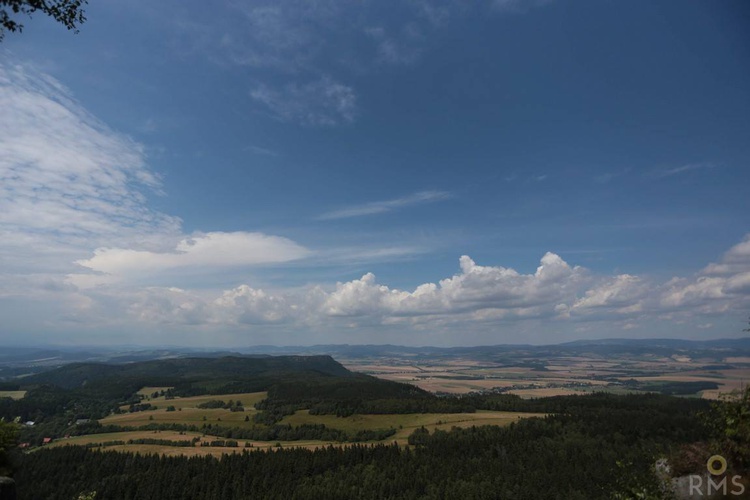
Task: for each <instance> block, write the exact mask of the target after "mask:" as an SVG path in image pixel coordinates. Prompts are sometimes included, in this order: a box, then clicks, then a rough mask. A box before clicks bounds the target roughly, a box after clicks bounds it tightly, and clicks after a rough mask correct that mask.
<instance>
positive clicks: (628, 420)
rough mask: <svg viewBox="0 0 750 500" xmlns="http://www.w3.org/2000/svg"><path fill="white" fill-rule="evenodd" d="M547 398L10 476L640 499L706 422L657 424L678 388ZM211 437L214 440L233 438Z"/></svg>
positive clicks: (50, 490) (202, 487) (224, 493)
mask: <svg viewBox="0 0 750 500" xmlns="http://www.w3.org/2000/svg"><path fill="white" fill-rule="evenodd" d="M549 404H555V405H560V406H563V405H567V408H568V409H569V411H568V412H566V413H560V414H555V415H550V416H548V417H545V418H530V419H524V420H521V421H519V422H517V423H515V424H512V425H510V426H507V427H498V426H482V427H470V428H464V429H459V428H454V429H452V430H451V431H447V432H446V431H441V430H436V431H434V432H432V433H430V432H428V431H427V430H426V429H417V430H416V431H415V432H414V434H413V435H412V439H411V441H412V443H413V445H414V446H413V447H411V448H407V447H399V446H396V445H386V444H378V445H375V446H365V445H357V444H354V445H349V446H346V447H344V448H334V447H328V448H322V449H316V450H306V449H295V448H289V447H284V448H277V449H274V450H273V451H250V450H252V448H244V449H243V452H242V453H236V454H233V455H224V456H222V457H221V458H214V457H210V456H206V457H184V456H182V457H180V456H178V457H162V456H157V455H132V454H125V453H116V452H97V451H91V450H85V449H82V448H79V447H72V446H71V447H61V448H52V449H43V450H39V451H37V452H35V453H30V454H28V455H25V456H24V457H23V462H22V464H21V467H20V468H19V472H18V474H17V475H16V480H17V481H18V484H19V492H21V494H22V495H23V496H21V497H20V500H23V499H24V498H49V499H53V500H54V499H58V498H59V499H66V500H68V499H69V498H74V497H75V494H76V493H77V492H80V491H90V490H96V491H97V492H99V494H100V495H101V497H102V498H107V499H113V500H119V499H132V498H184V499H199V498H200V499H208V500H212V499H223V498H271V499H286V498H294V499H317V498H331V499H339V498H340V499H349V498H364V499H376V498H399V499H401V498H403V499H438V498H440V499H444V498H476V499H483V498H486V499H495V498H519V499H522V498H529V499H531V498H533V499H540V500H544V499H566V500H568V499H570V500H589V499H590V500H597V499H611V498H644V499H649V498H659V496H658V495H659V493H658V492H659V483H658V479H657V478H656V477H655V475H654V474H653V464H654V462H655V459H656V457H659V456H663V455H664V453H665V452H666V451H667V450H668V449H669V448H671V447H673V446H679V445H681V444H684V443H689V442H692V441H693V440H694V439H695V438H696V436H702V435H703V433H704V428H703V426H702V424H701V422H700V420H699V419H698V418H697V417H696V411H695V408H697V407H698V405H696V406H695V407H693V409H692V410H690V409H687V410H685V411H684V415H682V417H684V418H678V419H674V420H672V421H670V422H671V423H670V424H669V425H665V421H666V420H665V418H667V417H668V416H670V415H672V416H676V415H677V413H678V412H679V411H681V410H684V409H686V408H690V407H688V406H685V403H684V401H683V400H681V399H678V398H668V397H661V396H660V397H658V398H653V397H651V396H645V395H643V396H637V397H633V398H630V397H619V398H618V397H614V398H611V399H610V398H604V397H600V396H596V395H595V396H593V397H592V396H586V397H581V398H580V399H572V400H564V401H554V400H553V402H552V403H549ZM633 421H634V422H633ZM310 430H312V429H310ZM233 431H234V430H232V432H233ZM217 437H218V438H219V439H216V440H214V441H217V442H218V441H224V446H227V444H226V443H227V442H228V441H236V440H237V439H238V438H237V437H235V436H217ZM283 440H284V439H282V438H279V442H280V441H283ZM206 441H208V442H209V443H210V442H211V441H210V440H206ZM271 442H273V440H272V441H271ZM279 444H280V443H279ZM59 464H76V466H75V467H60V466H59Z"/></svg>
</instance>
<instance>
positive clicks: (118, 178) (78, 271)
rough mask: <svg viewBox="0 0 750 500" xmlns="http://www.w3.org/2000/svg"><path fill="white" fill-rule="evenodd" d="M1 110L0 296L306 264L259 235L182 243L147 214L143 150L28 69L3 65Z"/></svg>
mask: <svg viewBox="0 0 750 500" xmlns="http://www.w3.org/2000/svg"><path fill="white" fill-rule="evenodd" d="M0 109H2V110H3V111H2V114H0V151H2V152H3V154H2V155H0V259H2V262H3V266H2V269H0V295H6V296H7V295H11V294H16V293H19V292H18V291H17V290H25V291H26V293H28V294H31V295H33V294H42V293H47V292H48V291H49V290H48V289H49V286H47V285H48V284H49V283H63V284H64V283H65V276H66V275H68V280H67V282H68V283H72V284H74V285H76V286H79V287H89V286H93V285H108V284H109V285H111V284H114V283H119V282H122V281H123V280H128V279H132V278H134V277H138V276H140V275H149V276H153V275H155V274H158V273H159V272H162V271H165V270H170V269H185V268H192V269H200V270H202V271H203V272H205V273H211V272H212V271H213V270H216V269H221V268H226V267H239V266H251V265H258V264H268V263H280V262H287V261H290V260H295V259H299V258H302V257H305V256H307V255H309V254H310V252H309V251H308V250H307V249H305V248H304V247H302V246H301V245H299V244H297V243H295V242H293V241H291V240H289V239H287V238H283V237H280V236H273V235H266V234H262V233H252V232H207V233H196V234H193V235H192V236H187V235H184V234H182V231H181V221H180V220H179V219H178V218H177V217H172V216H169V215H167V214H164V213H162V212H159V211H156V210H153V209H151V208H150V207H149V203H148V198H147V194H148V193H149V192H150V193H151V194H159V193H160V189H161V184H160V181H159V178H158V176H157V175H155V174H154V173H153V172H152V171H151V170H150V169H149V168H148V166H147V164H146V157H145V153H144V148H143V147H142V146H141V145H140V144H138V143H136V142H135V141H133V140H132V139H130V138H129V137H127V136H124V135H122V134H118V133H116V132H114V131H113V130H111V129H109V128H108V127H107V126H106V125H104V124H103V123H101V122H100V121H98V120H97V119H96V118H95V117H93V116H92V115H91V114H89V113H88V112H86V110H85V109H84V108H83V107H82V106H81V105H80V104H79V103H78V102H76V101H75V100H74V99H73V98H72V96H71V95H70V93H69V92H68V91H67V89H65V87H63V86H62V85H61V84H60V83H59V82H57V81H56V80H54V79H52V78H50V77H49V76H46V75H44V74H42V73H40V72H38V71H36V70H34V69H33V68H30V67H28V66H23V65H11V64H2V65H0ZM92 253H93V256H92ZM84 268H85V269H87V270H88V272H82V269H84ZM30 277H34V278H33V279H31V278H30ZM19 285H25V286H20V287H19ZM64 286H69V285H64ZM45 290H47V291H45Z"/></svg>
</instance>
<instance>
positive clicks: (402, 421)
mask: <svg viewBox="0 0 750 500" xmlns="http://www.w3.org/2000/svg"><path fill="white" fill-rule="evenodd" d="M186 399H187V398H186ZM157 411H158V410H157ZM186 411H187V410H183V413H185V412H186ZM211 411H215V410H211ZM139 413H145V412H139ZM151 413H154V412H151ZM537 416H543V415H542V414H535V413H514V412H496V411H478V412H477V413H434V414H403V415H402V414H390V415H352V416H350V417H336V416H335V415H310V414H309V413H308V411H307V410H302V411H298V412H297V413H295V414H294V415H290V416H288V417H285V418H284V419H283V420H282V421H281V422H280V423H281V424H290V425H293V426H296V425H302V424H324V425H325V426H327V427H330V428H333V429H340V430H344V431H357V430H361V429H370V430H379V429H397V431H396V434H395V435H393V436H391V437H389V438H387V439H386V440H385V442H389V443H390V442H397V443H398V444H400V445H407V444H408V443H407V440H408V437H409V435H410V434H411V433H412V432H413V431H414V430H415V429H417V428H419V427H425V428H427V429H429V430H430V432H432V431H434V430H435V429H442V430H450V429H451V427H471V426H473V425H508V424H509V423H511V422H515V421H517V420H519V419H521V418H529V417H537ZM154 421H157V422H159V421H160V420H156V419H154ZM154 421H151V422H154ZM173 421H174V422H175V423H183V424H191V423H194V421H193V420H191V419H185V420H177V419H173ZM102 423H105V424H106V423H113V421H112V420H111V419H109V418H108V419H105V420H102ZM243 423H244V422H243ZM123 425H124V424H123ZM128 425H131V424H128ZM132 425H135V424H132ZM248 425H250V426H252V423H250V424H248ZM231 426H232V427H237V426H238V425H236V423H232V424H231ZM143 439H147V440H164V441H181V442H190V441H194V440H195V441H196V443H195V445H194V446H172V445H169V444H144V443H132V444H129V443H128V441H130V440H143ZM220 439H222V438H218V437H215V436H210V435H205V434H202V433H200V432H188V431H186V432H178V431H157V430H148V431H147V430H139V431H124V432H110V433H104V434H88V435H85V436H73V437H69V438H63V439H59V440H57V441H55V442H53V443H52V444H49V445H47V446H49V447H58V446H92V447H97V448H100V449H106V450H115V451H129V452H140V453H158V454H161V455H170V456H172V455H188V456H194V455H216V456H218V455H221V454H224V453H238V452H242V451H243V450H246V449H247V450H257V449H261V450H269V449H276V448H278V447H279V446H281V447H282V448H310V449H311V448H318V447H323V446H348V445H351V443H339V442H333V441H316V440H300V441H257V440H244V439H239V440H236V441H237V444H238V446H237V447H228V446H201V442H211V441H216V440H220Z"/></svg>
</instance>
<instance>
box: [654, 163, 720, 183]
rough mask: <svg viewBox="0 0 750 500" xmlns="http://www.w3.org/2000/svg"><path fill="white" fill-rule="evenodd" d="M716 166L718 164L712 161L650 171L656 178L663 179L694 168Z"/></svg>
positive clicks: (701, 168) (707, 168) (694, 169)
mask: <svg viewBox="0 0 750 500" xmlns="http://www.w3.org/2000/svg"><path fill="white" fill-rule="evenodd" d="M717 167H718V165H717V164H716V163H712V162H704V163H688V164H687V165H682V166H679V167H674V168H667V169H661V170H656V171H654V172H652V175H653V176H654V177H656V178H658V179H663V178H665V177H673V176H675V175H680V174H685V173H688V172H693V171H696V170H711V169H714V168H717Z"/></svg>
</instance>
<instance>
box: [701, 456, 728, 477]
mask: <svg viewBox="0 0 750 500" xmlns="http://www.w3.org/2000/svg"><path fill="white" fill-rule="evenodd" d="M716 462H719V466H718V467H715V465H716ZM706 469H708V472H709V473H711V475H712V476H720V475H722V474H724V473H725V472H726V471H727V460H726V459H725V458H724V457H722V456H721V455H714V456H712V457H711V458H709V459H708V462H706Z"/></svg>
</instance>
